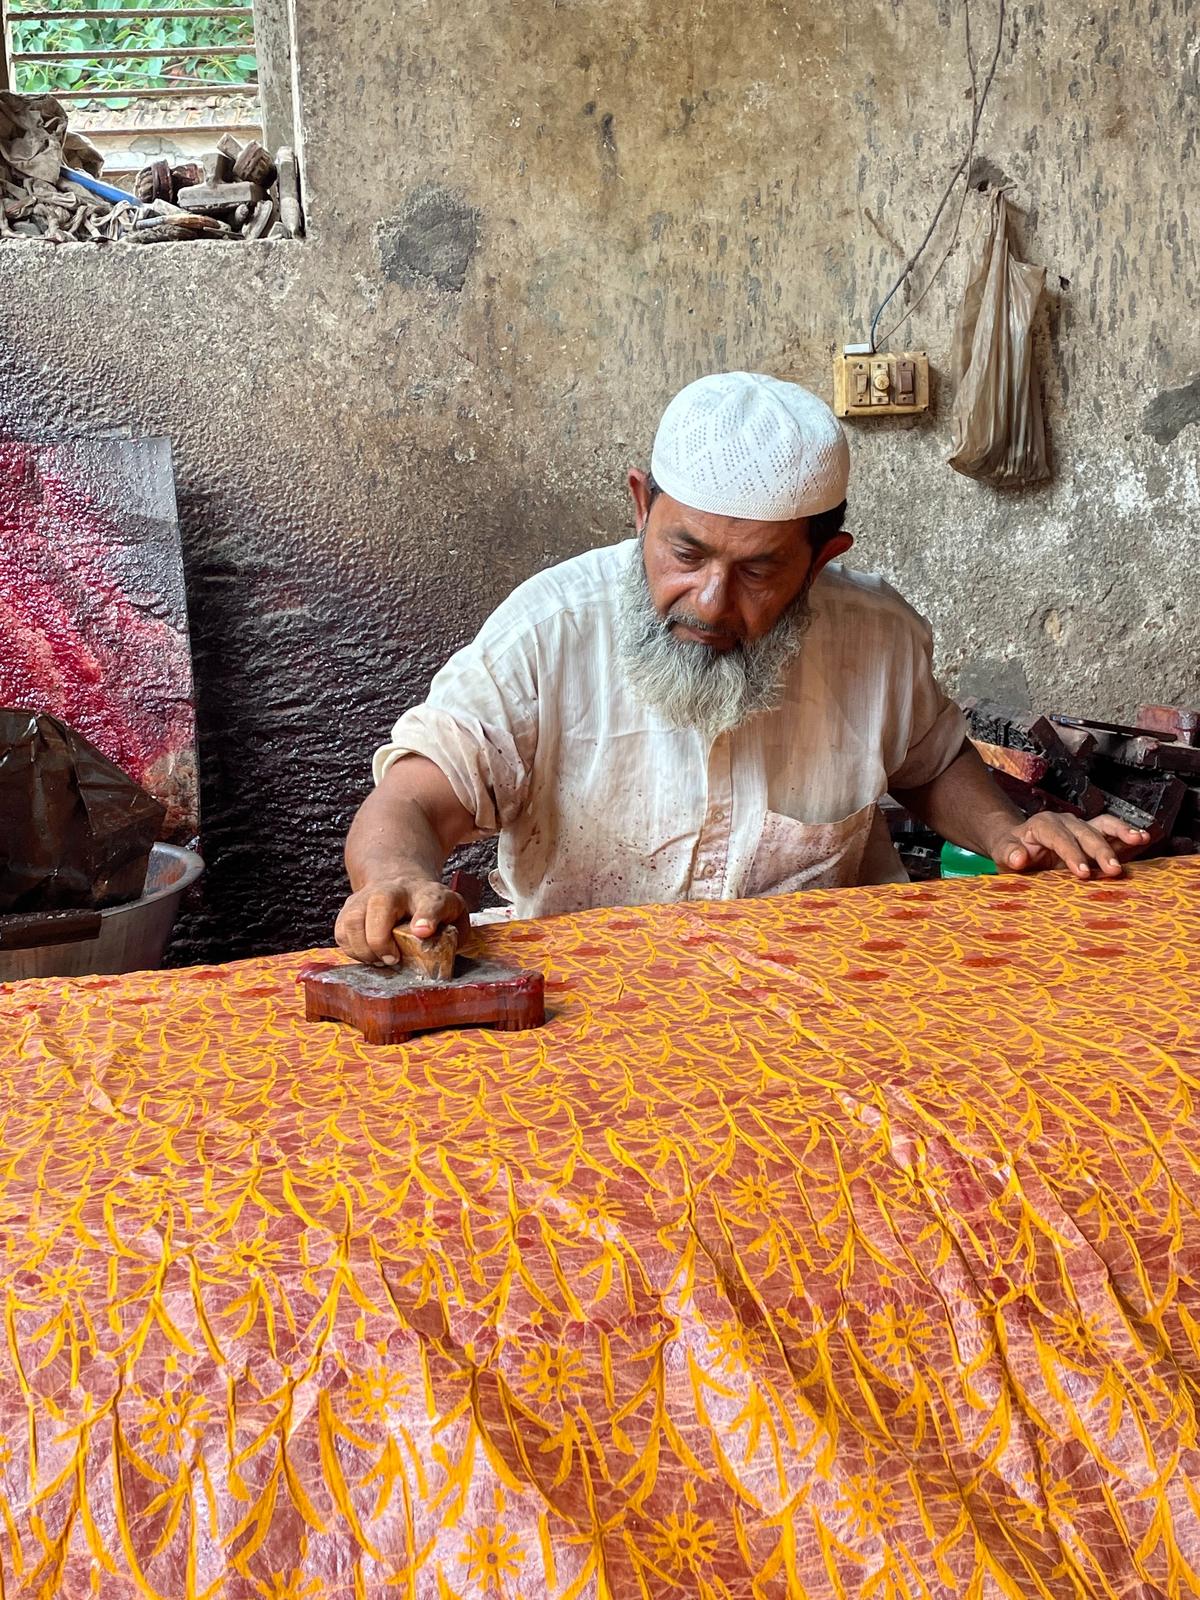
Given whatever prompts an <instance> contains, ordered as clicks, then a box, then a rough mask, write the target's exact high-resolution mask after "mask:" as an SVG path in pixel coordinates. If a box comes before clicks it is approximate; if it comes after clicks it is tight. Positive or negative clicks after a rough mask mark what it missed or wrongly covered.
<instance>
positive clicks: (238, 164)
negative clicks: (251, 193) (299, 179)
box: [233, 139, 275, 189]
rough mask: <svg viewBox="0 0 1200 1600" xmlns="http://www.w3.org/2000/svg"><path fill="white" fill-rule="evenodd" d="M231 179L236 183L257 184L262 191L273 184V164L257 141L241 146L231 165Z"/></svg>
mask: <svg viewBox="0 0 1200 1600" xmlns="http://www.w3.org/2000/svg"><path fill="white" fill-rule="evenodd" d="M233 177H234V181H235V182H237V183H257V184H258V185H259V186H260V187H261V188H263V189H269V188H270V187H271V185H272V184H273V183H274V182H275V163H274V162H273V161H272V160H271V158H270V156H269V155H268V154H267V152H266V151H265V150H264V149H263V147H262V145H261V144H259V143H258V141H257V139H251V141H250V143H249V144H246V145H243V146H242V148H241V150H240V152H239V153H238V156H237V159H236V160H235V161H234V163H233Z"/></svg>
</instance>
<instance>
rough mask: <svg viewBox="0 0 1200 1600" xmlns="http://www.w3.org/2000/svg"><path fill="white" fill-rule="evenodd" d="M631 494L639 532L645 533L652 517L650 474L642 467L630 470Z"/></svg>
mask: <svg viewBox="0 0 1200 1600" xmlns="http://www.w3.org/2000/svg"><path fill="white" fill-rule="evenodd" d="M629 492H630V494H631V495H632V496H633V509H634V515H635V520H636V523H637V531H638V532H639V533H645V531H646V522H647V520H648V519H649V516H650V474H649V473H648V472H643V471H642V469H641V467H630V469H629Z"/></svg>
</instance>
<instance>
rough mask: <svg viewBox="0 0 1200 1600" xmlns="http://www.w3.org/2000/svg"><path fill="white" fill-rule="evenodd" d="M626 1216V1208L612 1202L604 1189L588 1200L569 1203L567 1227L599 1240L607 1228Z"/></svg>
mask: <svg viewBox="0 0 1200 1600" xmlns="http://www.w3.org/2000/svg"><path fill="white" fill-rule="evenodd" d="M624 1215H625V1208H624V1206H622V1205H620V1204H619V1203H618V1202H617V1201H616V1200H610V1199H609V1198H608V1196H607V1195H606V1194H605V1192H604V1189H603V1188H599V1189H597V1190H596V1192H595V1194H594V1195H592V1197H591V1198H590V1199H588V1200H571V1201H568V1203H567V1225H568V1227H572V1228H575V1229H576V1230H577V1231H578V1232H579V1233H585V1234H587V1235H588V1237H589V1238H592V1239H598V1238H600V1236H601V1235H602V1234H603V1233H604V1230H605V1229H606V1228H610V1227H613V1226H615V1224H617V1223H618V1222H620V1220H621V1218H622V1217H623V1216H624Z"/></svg>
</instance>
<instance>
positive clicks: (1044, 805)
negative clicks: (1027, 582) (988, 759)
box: [992, 767, 1104, 817]
mask: <svg viewBox="0 0 1200 1600" xmlns="http://www.w3.org/2000/svg"><path fill="white" fill-rule="evenodd" d="M992 781H993V782H994V783H996V784H998V785H999V787H1000V788H1001V789H1003V790H1004V793H1005V794H1006V795H1007V796H1008V798H1009V799H1010V800H1011V801H1012V802H1013V804H1014V805H1016V806H1019V807H1020V809H1021V810H1022V811H1023V812H1024V813H1025V815H1026V816H1027V817H1032V816H1036V815H1037V813H1038V812H1039V811H1058V812H1065V813H1066V814H1067V815H1069V816H1072V817H1082V816H1083V812H1082V811H1081V810H1080V808H1079V807H1078V806H1076V805H1072V804H1071V802H1070V801H1069V800H1064V799H1063V798H1062V797H1061V795H1057V794H1050V793H1049V791H1048V790H1046V789H1040V788H1039V787H1038V786H1037V785H1036V784H1033V783H1026V782H1025V780H1024V779H1023V778H1014V777H1013V775H1012V773H1011V772H1004V771H1002V770H1001V769H999V768H995V767H994V768H992ZM1103 799H1104V797H1103V795H1101V805H1100V811H1103V809H1104V805H1103ZM1092 815H1093V816H1098V815H1099V812H1098V811H1097V812H1093V813H1092Z"/></svg>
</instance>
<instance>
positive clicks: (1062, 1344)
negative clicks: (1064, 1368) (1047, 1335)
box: [1049, 1312, 1104, 1361]
mask: <svg viewBox="0 0 1200 1600" xmlns="http://www.w3.org/2000/svg"><path fill="white" fill-rule="evenodd" d="M1103 1327H1104V1323H1103V1321H1102V1319H1101V1318H1100V1317H1098V1316H1097V1315H1096V1314H1095V1312H1089V1313H1088V1315H1087V1316H1074V1317H1071V1316H1067V1317H1056V1318H1055V1322H1054V1330H1055V1331H1054V1335H1053V1338H1052V1339H1051V1340H1050V1341H1049V1342H1050V1343H1052V1344H1053V1345H1054V1346H1055V1348H1056V1349H1057V1350H1058V1351H1059V1353H1060V1354H1061V1355H1064V1356H1066V1358H1067V1359H1068V1361H1090V1360H1095V1358H1096V1350H1097V1346H1098V1345H1099V1344H1101V1342H1102V1341H1101V1339H1100V1334H1101V1331H1102V1329H1103Z"/></svg>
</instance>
